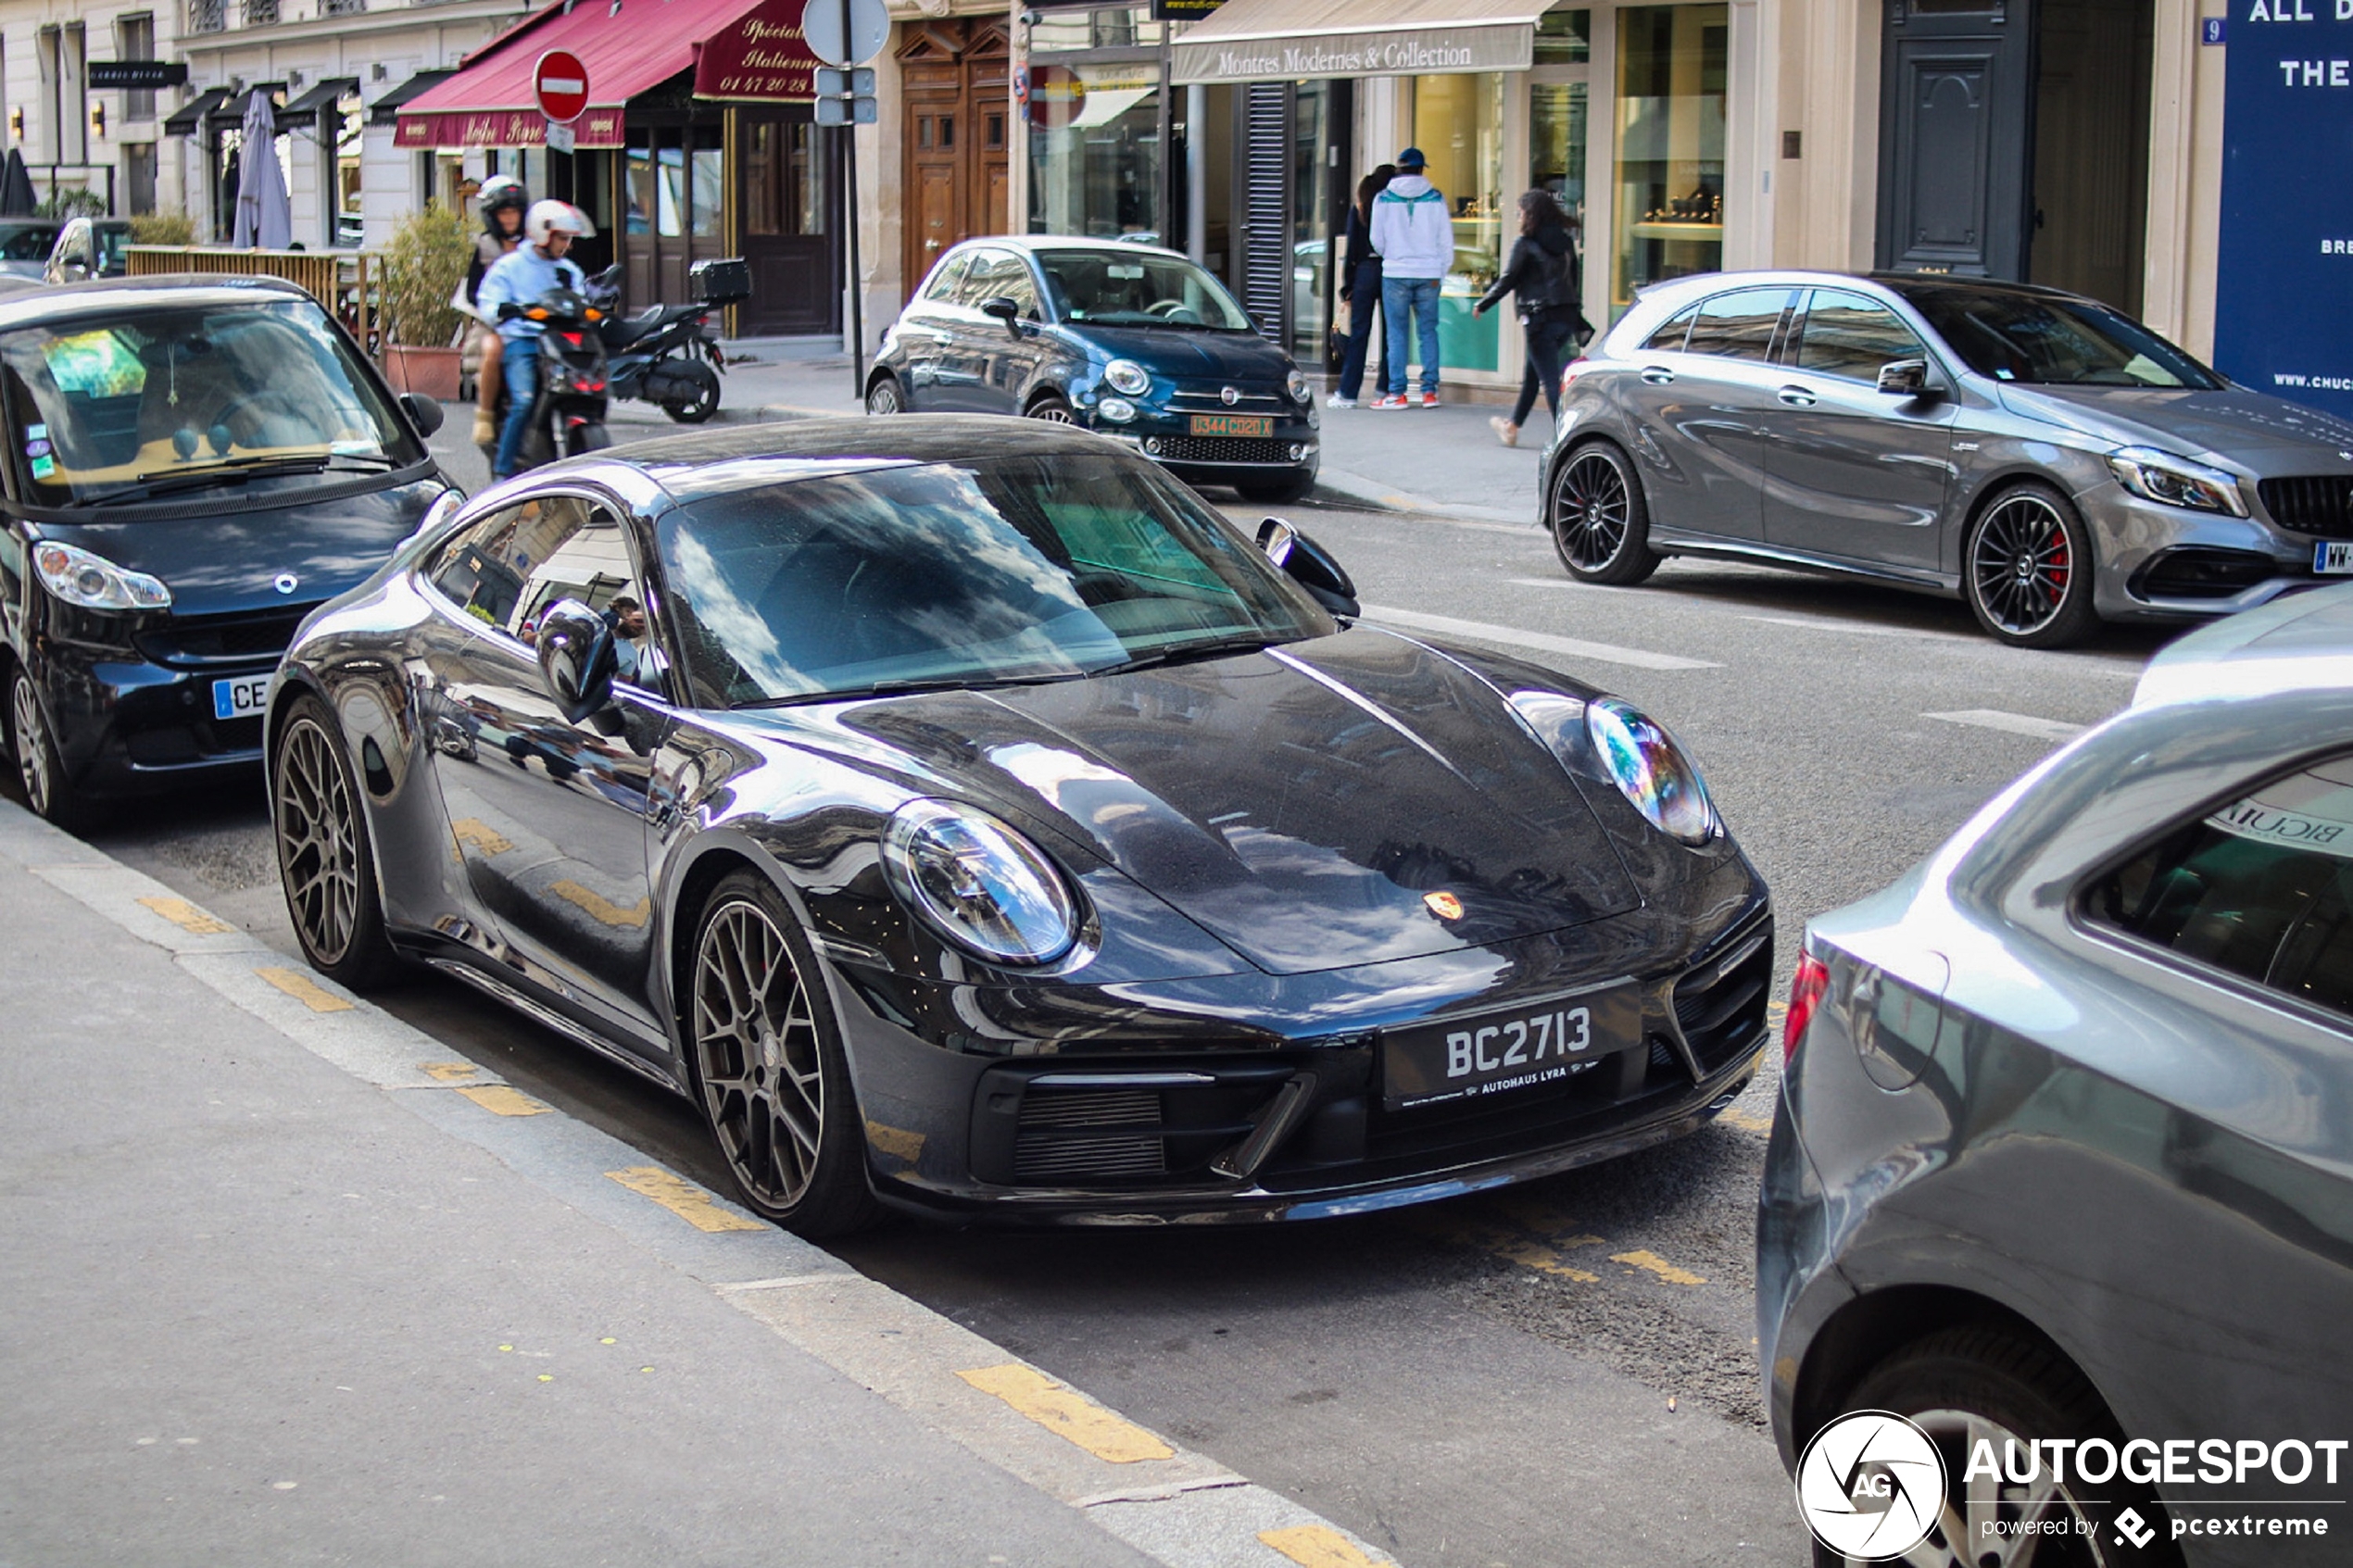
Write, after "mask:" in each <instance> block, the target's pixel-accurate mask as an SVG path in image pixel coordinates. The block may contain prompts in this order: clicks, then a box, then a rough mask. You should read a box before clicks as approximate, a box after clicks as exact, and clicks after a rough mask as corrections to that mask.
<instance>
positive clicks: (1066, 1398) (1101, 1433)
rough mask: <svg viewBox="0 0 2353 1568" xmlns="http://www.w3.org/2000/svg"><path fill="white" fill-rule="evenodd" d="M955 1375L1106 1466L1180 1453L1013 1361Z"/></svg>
mask: <svg viewBox="0 0 2353 1568" xmlns="http://www.w3.org/2000/svg"><path fill="white" fill-rule="evenodd" d="M956 1375H957V1376H958V1377H961V1378H963V1380H964V1381H965V1382H966V1383H969V1384H971V1385H972V1386H974V1387H975V1388H977V1389H979V1390H980V1391H981V1392H982V1393H984V1394H994V1395H996V1396H997V1398H999V1399H1002V1400H1004V1401H1005V1403H1007V1404H1009V1405H1011V1406H1013V1409H1014V1410H1016V1411H1020V1412H1021V1413H1022V1414H1023V1415H1026V1416H1027V1417H1028V1418H1029V1419H1030V1420H1032V1421H1034V1422H1036V1423H1037V1424H1038V1425H1040V1426H1042V1427H1044V1428H1045V1429H1046V1430H1047V1431H1049V1432H1051V1433H1053V1434H1054V1435H1055V1436H1058V1437H1067V1438H1068V1439H1070V1441H1072V1442H1074V1443H1076V1444H1077V1445H1078V1446H1079V1447H1080V1448H1082V1449H1086V1450H1087V1451H1088V1453H1090V1454H1093V1455H1094V1456H1095V1457H1096V1458H1097V1459H1099V1460H1101V1461H1104V1462H1105V1463H1107V1464H1134V1463H1135V1462H1136V1461H1139V1460H1147V1459H1174V1458H1176V1449H1172V1448H1170V1447H1169V1446H1168V1445H1167V1444H1165V1443H1164V1442H1162V1441H1161V1440H1160V1439H1159V1438H1157V1437H1155V1436H1152V1435H1151V1433H1149V1432H1147V1431H1145V1430H1144V1429H1143V1428H1142V1427H1140V1426H1139V1425H1137V1424H1135V1423H1134V1422H1132V1421H1127V1420H1126V1419H1124V1418H1122V1417H1120V1416H1116V1415H1114V1414H1113V1413H1112V1412H1111V1411H1107V1410H1105V1409H1103V1407H1102V1406H1101V1405H1099V1404H1097V1403H1095V1401H1094V1400H1092V1399H1088V1397H1087V1396H1086V1395H1084V1394H1081V1393H1079V1392H1078V1391H1077V1390H1076V1389H1075V1388H1067V1387H1064V1386H1063V1385H1062V1384H1059V1383H1057V1382H1055V1381H1054V1380H1053V1379H1052V1378H1051V1377H1048V1376H1047V1375H1046V1374H1044V1373H1042V1372H1039V1371H1038V1370H1037V1369H1036V1368H1034V1367H1026V1366H1022V1365H1020V1364H1019V1363H1017V1362H1011V1361H1009V1362H1007V1363H1006V1364H1005V1365H1003V1366H989V1367H976V1368H975V1369H974V1370H972V1371H970V1372H960V1373H958V1374H956ZM1300 1561H1302V1562H1303V1561H1305V1559H1301V1560H1300Z"/></svg>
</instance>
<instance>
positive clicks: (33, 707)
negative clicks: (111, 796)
mask: <svg viewBox="0 0 2353 1568" xmlns="http://www.w3.org/2000/svg"><path fill="white" fill-rule="evenodd" d="M8 749H9V751H10V752H11V753H13V754H14V755H15V757H16V759H17V782H18V783H19V784H22V785H23V786H24V798H25V804H27V805H28V806H31V808H32V809H33V813H34V814H35V815H36V816H39V817H41V818H43V819H44V820H45V821H47V822H51V823H53V824H55V825H56V826H57V827H61V828H65V829H68V830H69V831H70V830H72V829H74V828H78V827H85V826H87V825H89V823H90V822H92V821H94V819H95V818H96V816H97V809H96V808H95V807H94V805H93V804H92V803H91V801H90V798H89V797H87V796H85V795H83V794H82V792H81V791H80V790H79V789H77V788H75V787H74V784H73V781H72V780H70V779H69V778H67V777H66V765H65V759H64V758H63V757H62V756H61V755H59V753H58V750H57V739H56V737H55V736H53V735H52V734H50V733H49V716H48V714H47V713H46V712H45V711H44V709H42V706H41V693H40V691H39V690H38V689H37V688H36V687H35V686H34V685H33V684H32V676H31V674H30V673H29V672H28V671H26V670H25V669H24V667H23V666H22V665H19V666H18V667H17V669H16V671H15V673H14V674H13V675H11V676H10V677H9V680H8Z"/></svg>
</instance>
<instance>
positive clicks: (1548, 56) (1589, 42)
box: [1536, 10, 1593, 66]
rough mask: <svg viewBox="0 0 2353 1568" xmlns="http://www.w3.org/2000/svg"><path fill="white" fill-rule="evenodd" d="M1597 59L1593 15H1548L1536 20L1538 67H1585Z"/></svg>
mask: <svg viewBox="0 0 2353 1568" xmlns="http://www.w3.org/2000/svg"><path fill="white" fill-rule="evenodd" d="M1592 57H1593V13H1592V12H1591V11H1585V10H1577V11H1547V12H1545V13H1544V14H1543V15H1542V16H1541V17H1539V18H1537V19H1536V63H1537V64H1538V65H1540V66H1581V65H1583V64H1585V63H1586V62H1587V61H1589V60H1591V59H1592Z"/></svg>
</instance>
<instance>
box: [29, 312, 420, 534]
mask: <svg viewBox="0 0 2353 1568" xmlns="http://www.w3.org/2000/svg"><path fill="white" fill-rule="evenodd" d="M121 301H122V303H121V306H120V307H119V308H118V309H117V310H116V311H115V312H114V313H113V314H111V315H108V316H103V317H101V316H92V315H75V316H71V317H67V318H63V319H60V320H56V321H52V322H49V323H46V324H44V325H42V326H37V327H26V328H22V329H20V330H19V331H16V332H9V333H7V334H6V336H5V337H0V374H5V379H6V391H7V398H8V402H9V405H10V408H9V414H10V418H9V421H8V422H9V424H10V425H11V426H12V427H14V428H15V429H17V430H18V431H19V433H21V436H22V440H21V442H20V443H19V445H20V450H19V452H18V453H17V454H16V457H15V459H14V460H15V461H16V462H18V463H19V465H21V466H20V468H19V472H21V473H22V474H23V475H24V477H25V480H26V486H25V491H26V495H27V496H28V497H29V498H30V499H31V501H32V502H33V504H34V505H36V506H50V507H61V506H71V505H77V504H101V505H103V504H106V503H107V502H110V501H132V500H144V499H147V498H150V497H158V496H164V495H174V496H184V495H189V494H191V493H194V492H196V491H201V490H204V489H208V488H210V487H212V486H215V485H220V484H229V483H241V482H245V481H248V480H253V479H257V478H260V477H265V476H266V477H269V478H272V479H278V478H285V477H293V478H295V479H297V480H299V481H300V482H302V483H321V482H322V480H323V481H327V482H333V481H338V480H340V479H341V478H342V477H343V476H344V475H345V473H346V471H349V472H359V471H366V470H386V469H392V468H405V467H407V466H409V464H412V463H417V462H422V460H423V459H424V452H423V451H422V448H421V447H420V446H419V445H418V444H417V442H416V440H415V438H414V437H412V436H411V435H409V433H408V430H407V427H406V426H405V425H403V424H402V423H401V421H400V420H399V418H398V417H397V416H396V414H394V412H393V410H392V406H391V405H390V404H389V403H387V402H386V401H385V400H384V395H382V394H381V393H379V392H378V391H376V390H375V388H374V386H373V384H372V383H371V382H370V381H369V379H368V378H367V376H366V375H365V373H364V372H362V371H361V370H360V369H359V359H358V357H357V356H355V355H354V354H353V353H352V352H351V349H350V346H349V345H348V344H346V342H345V341H344V340H343V338H342V337H341V336H340V335H339V334H337V333H336V332H334V330H333V328H332V327H331V326H330V325H329V324H328V321H327V319H326V316H325V314H324V313H323V312H322V311H321V310H320V308H319V307H317V306H316V305H313V304H310V303H308V301H303V300H294V299H288V300H284V301H283V302H277V301H273V302H271V303H269V304H252V305H247V304H236V305H215V306H202V307H148V308H145V309H143V308H141V307H140V306H139V304H138V296H137V295H135V294H126V295H122V296H121Z"/></svg>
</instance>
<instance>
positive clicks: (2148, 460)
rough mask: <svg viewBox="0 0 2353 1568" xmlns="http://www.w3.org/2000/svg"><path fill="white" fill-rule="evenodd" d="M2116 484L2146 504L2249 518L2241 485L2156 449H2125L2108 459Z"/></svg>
mask: <svg viewBox="0 0 2353 1568" xmlns="http://www.w3.org/2000/svg"><path fill="white" fill-rule="evenodd" d="M2108 469H2109V470H2110V471H2112V472H2113V473H2114V474H2115V475H2116V483H2119V484H2121V485H2122V486H2124V488H2125V489H2127V490H2130V491H2131V492H2132V493H2133V495H2138V496H2140V497H2142V498H2143V499H2144V500H2149V501H2158V502H2161V503H2162V504H2164V505H2166V506H2169V507H2187V508H2190V509H2191V510H2192V511H2198V512H2227V513H2229V514H2230V515H2231V516H2233V517H2245V516H2246V497H2245V496H2243V495H2240V494H2239V485H2238V481H2237V480H2235V479H2233V478H2232V477H2231V476H2230V475H2229V474H2227V473H2224V472H2223V471H2222V470H2220V469H2210V468H2208V467H2207V466H2206V465H2205V464H2204V463H2194V462H2191V461H2190V460H2189V459H2188V458H2177V457H2175V456H2173V454H2172V453H2171V452H2160V451H2158V449H2157V448H2156V447H2154V446H2123V447H2119V448H2118V449H2117V450H2115V451H2113V452H2110V453H2109V454H2108Z"/></svg>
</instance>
